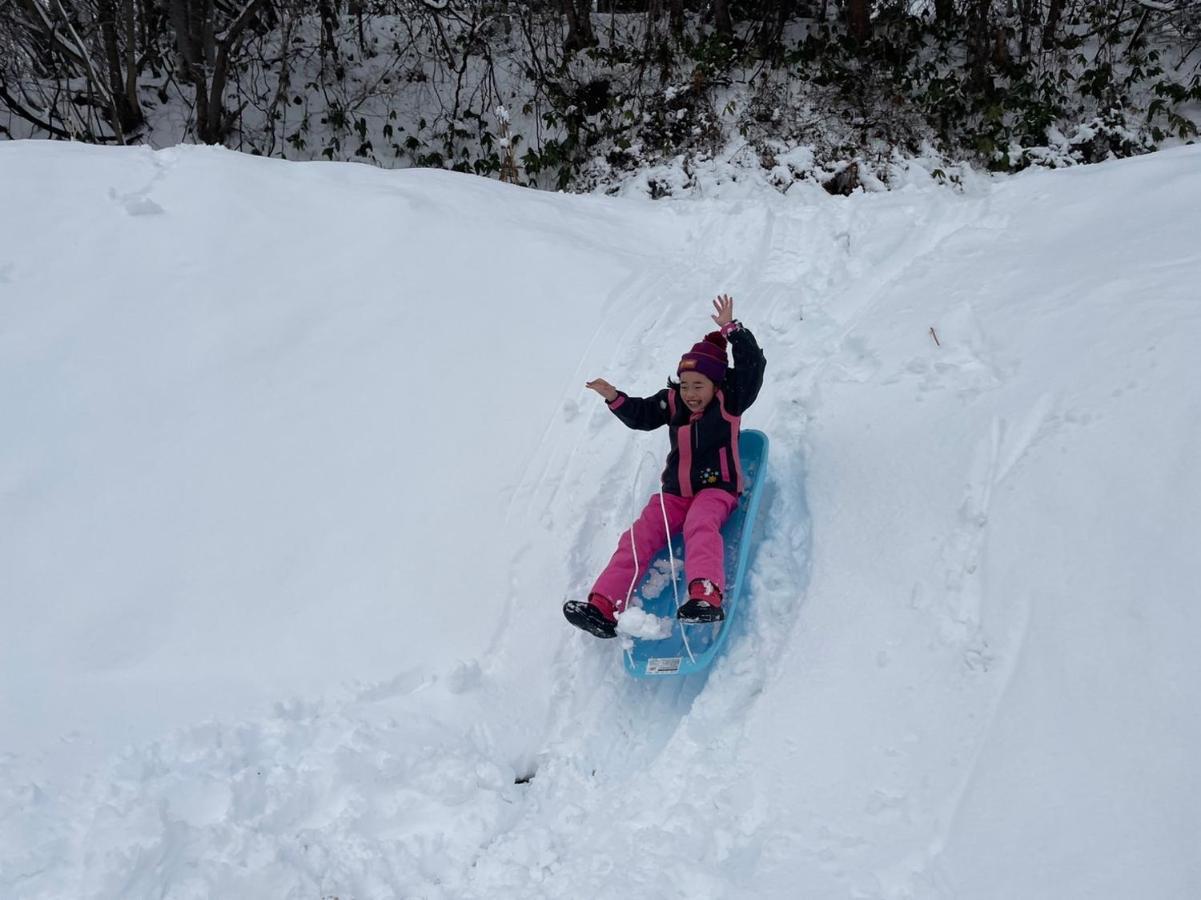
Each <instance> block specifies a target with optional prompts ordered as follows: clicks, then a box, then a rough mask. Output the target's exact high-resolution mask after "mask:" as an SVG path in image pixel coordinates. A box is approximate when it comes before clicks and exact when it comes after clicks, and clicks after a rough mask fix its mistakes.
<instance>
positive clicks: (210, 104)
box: [170, 0, 265, 144]
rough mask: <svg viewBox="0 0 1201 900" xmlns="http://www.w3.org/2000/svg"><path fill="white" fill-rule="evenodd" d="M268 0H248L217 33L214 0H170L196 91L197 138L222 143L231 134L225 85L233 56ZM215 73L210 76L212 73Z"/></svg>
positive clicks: (178, 43)
mask: <svg viewBox="0 0 1201 900" xmlns="http://www.w3.org/2000/svg"><path fill="white" fill-rule="evenodd" d="M263 2H265V0H247V2H246V4H245V5H244V6H243V7H242V9H241V11H240V12H239V13H238V15H237V17H236V18H235V19H234V20H233V21H232V22H230V23H229V24H228V26H226V27H225V28H224V29H222V33H221V39H220V40H217V38H216V36H215V35H214V33H213V27H214V21H213V20H214V19H215V12H216V10H215V8H214V6H213V0H170V4H171V5H170V16H171V24H172V27H174V29H175V42H176V46H177V47H178V48H179V52H180V55H181V56H182V57H183V61H184V71H185V72H186V73H187V78H188V81H189V83H191V85H192V87H193V88H194V90H195V93H196V137H197V138H198V139H199V140H200V141H201V142H202V143H205V144H220V143H222V142H223V141H224V140H225V138H226V137H227V136H228V134H229V128H230V124H231V123H230V117H229V113H228V112H227V111H226V109H225V84H226V80H227V79H228V78H229V68H230V65H231V60H232V58H233V56H234V55H235V54H236V53H237V51H238V49H239V48H240V47H241V45H242V34H243V33H244V32H245V30H246V26H247V25H248V24H249V23H250V21H251V19H253V18H254V15H255V13H256V12H257V10H258V8H259V6H260V5H262V3H263ZM209 72H212V78H211V79H210V78H209V76H208V73H209Z"/></svg>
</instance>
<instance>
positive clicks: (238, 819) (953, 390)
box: [0, 142, 1201, 900]
mask: <svg viewBox="0 0 1201 900" xmlns="http://www.w3.org/2000/svg"><path fill="white" fill-rule="evenodd" d="M0 203H2V205H3V210H4V214H3V216H0V423H2V428H0V636H2V639H3V652H2V653H0V679H2V683H3V685H4V690H3V692H2V693H0V896H3V897H5V898H9V897H12V898H64V897H72V898H143V897H146V898H149V897H155V898H171V900H181V898H201V897H205V898H208V897H222V898H229V897H237V898H265V897H272V898H319V897H321V898H324V897H335V896H336V897H339V898H341V900H347V898H387V897H404V898H431V900H435V898H437V900H441V898H496V897H515V898H517V897H520V898H563V897H577V896H585V897H595V898H618V897H621V898H630V897H656V898H671V897H690V898H709V897H713V898H716V897H731V898H742V897H746V898H750V897H769V898H797V897H800V898H855V900H866V898H888V900H901V898H972V900H975V898H981V900H983V898H996V900H1012V898H1024V900H1030V898H1056V900H1063V898H1085V897H1087V898H1114V900H1118V898H1131V897H1153V898H1159V900H1185V898H1195V897H1197V896H1201V852H1199V848H1201V776H1198V774H1197V767H1196V760H1197V759H1198V758H1201V717H1199V716H1198V715H1197V710H1198V709H1201V663H1199V662H1198V654H1197V646H1198V643H1199V639H1201V603H1199V600H1201V589H1199V587H1198V585H1201V562H1199V561H1198V553H1197V546H1198V542H1199V538H1201V467H1199V465H1198V459H1201V388H1199V387H1198V385H1199V384H1201V379H1198V365H1197V350H1196V348H1197V346H1199V344H1201V301H1199V300H1198V294H1197V290H1198V285H1201V243H1199V242H1198V238H1197V235H1198V234H1199V233H1201V148H1196V147H1190V148H1181V149H1178V150H1172V151H1167V152H1163V153H1159V154H1154V155H1151V156H1146V157H1141V158H1137V159H1131V160H1126V161H1122V162H1117V163H1111V164H1105V165H1102V166H1096V167H1090V168H1081V169H1072V170H1065V171H1061V172H1050V173H1046V172H1040V173H1028V174H1025V175H1023V176H1019V177H1016V178H1012V179H1007V180H1001V179H998V180H979V179H971V178H969V179H968V180H967V182H966V184H965V188H964V190H963V191H962V192H959V193H956V192H952V191H951V190H949V189H947V188H940V187H937V186H935V185H934V184H933V182H931V181H928V180H927V181H923V180H922V179H921V178H920V177H918V176H917V175H915V177H914V178H913V180H912V182H911V183H910V184H909V185H908V186H907V187H905V188H904V189H902V190H897V191H893V192H890V193H882V194H857V195H855V196H852V197H849V198H833V197H829V196H827V195H826V194H824V192H822V191H820V190H819V189H816V188H811V187H810V186H808V185H805V184H797V185H796V186H794V188H793V189H792V190H790V191H789V192H788V193H787V194H785V195H780V194H778V193H776V192H773V191H769V190H762V189H754V188H752V187H749V186H746V185H739V184H726V185H723V186H722V188H721V189H720V190H714V191H712V192H711V193H710V195H709V196H707V197H705V198H700V199H695V198H694V199H691V200H688V201H680V202H676V201H671V202H662V203H659V204H652V203H649V202H646V201H639V200H633V199H605V198H598V197H579V196H563V195H553V194H545V193H536V192H532V191H527V190H521V189H517V188H511V187H507V186H504V185H500V184H497V183H493V182H489V181H485V180H482V179H477V178H473V177H469V176H461V175H454V174H449V173H444V172H437V171H428V170H410V171H402V172H383V171H378V170H375V169H370V168H367V167H363V166H354V165H342V164H320V163H312V164H296V163H284V162H279V161H268V160H263V159H256V158H251V157H246V156H240V155H237V154H234V153H230V152H226V151H222V150H217V149H212V148H197V147H179V148H176V149H172V150H166V151H161V152H152V151H149V150H144V149H124V150H114V149H99V148H94V147H84V146H74V145H66V144H47V143H32V142H16V143H4V144H0ZM723 291H728V292H730V293H732V294H733V295H734V296H735V298H736V303H737V306H736V313H737V315H738V316H739V317H740V318H741V319H743V320H744V321H745V322H746V323H747V324H748V325H749V326H750V327H752V328H753V329H754V330H755V333H756V335H757V336H758V337H759V339H760V341H761V343H762V345H763V347H764V350H765V353H766V355H767V358H768V379H767V383H766V385H765V387H764V390H763V392H762V395H761V397H760V399H759V401H758V403H757V404H756V406H755V407H754V408H753V409H752V410H751V412H750V413H749V414H748V415H747V417H746V423H747V425H748V426H749V427H756V428H760V429H762V430H764V431H766V432H767V433H768V434H769V435H770V436H771V439H772V462H771V470H770V472H769V482H768V485H767V490H768V493H767V496H766V497H765V507H764V512H763V518H764V520H765V526H766V528H765V532H764V536H763V539H762V541H761V544H760V546H759V549H758V554H757V558H756V560H755V568H754V572H753V575H752V577H751V581H750V586H751V593H750V594H749V596H748V602H747V603H746V605H745V606H744V607H743V611H744V613H745V615H740V617H739V621H738V622H736V623H735V626H734V627H736V628H737V631H736V633H735V634H734V636H733V638H732V640H731V641H730V643H729V644H728V648H727V651H726V653H725V655H724V656H723V657H722V658H721V659H720V660H719V661H718V662H717V664H716V665H715V666H714V668H713V669H712V670H711V672H710V673H709V674H708V676H707V677H696V678H692V679H666V680H661V681H650V682H642V681H632V680H630V679H628V678H627V676H626V675H625V673H624V671H623V669H622V666H621V661H620V658H619V656H618V651H617V649H616V648H615V647H614V644H616V643H617V642H609V643H602V642H598V641H596V640H594V639H592V638H591V637H589V636H587V635H584V634H581V633H577V632H574V631H573V630H571V629H570V628H569V626H567V625H566V624H565V622H564V621H563V619H562V617H561V614H560V611H559V605H560V603H561V602H562V600H563V599H565V598H568V597H578V596H582V594H583V592H584V591H586V590H587V588H588V586H589V585H590V583H591V580H592V578H593V577H594V576H595V574H596V572H597V571H598V569H599V567H600V566H601V565H603V563H604V561H605V560H606V559H607V558H608V556H609V554H610V553H611V552H612V549H613V544H614V542H615V540H616V537H617V534H618V533H619V531H620V530H621V528H622V527H624V525H625V524H626V521H627V520H628V519H629V518H630V516H631V515H632V513H633V511H634V503H635V498H638V497H639V496H640V495H645V493H646V492H647V491H649V489H650V485H651V483H653V479H654V471H655V466H654V465H652V464H650V463H648V464H647V465H645V466H641V469H640V463H641V460H642V458H643V457H644V456H645V455H646V454H647V453H650V454H651V455H652V458H657V457H659V456H660V455H661V454H662V453H663V452H664V445H665V437H664V436H663V435H662V434H638V433H634V432H629V431H626V430H625V429H623V428H622V427H621V426H620V424H619V423H618V422H617V421H616V420H615V419H613V417H612V416H611V415H610V414H609V413H608V412H607V411H606V410H605V408H604V406H603V404H602V403H601V402H600V401H599V399H597V398H596V397H595V396H594V395H592V394H590V393H588V392H586V391H585V390H584V389H583V386H582V385H583V382H584V381H585V380H586V379H587V378H590V377H595V376H604V377H607V378H609V379H610V380H611V381H613V382H614V383H616V384H618V385H619V386H620V387H623V388H625V389H627V390H629V391H631V392H634V393H650V392H651V391H653V390H655V389H657V388H658V387H659V386H661V384H662V383H663V379H664V378H665V377H666V376H667V375H668V374H670V373H671V372H672V371H673V368H674V362H675V360H676V359H677V358H678V354H679V353H680V352H681V350H682V349H684V348H686V347H687V346H689V345H690V344H691V343H692V342H693V341H694V340H696V338H697V336H698V335H699V334H700V333H701V332H703V331H704V330H705V329H706V326H707V325H708V324H709V321H708V319H707V312H708V301H709V298H710V297H712V296H713V295H715V294H716V293H718V292H723ZM636 471H640V475H639V476H638V482H639V483H636V484H634V485H631V484H630V482H631V478H632V476H633V474H634V473H635V472H636Z"/></svg>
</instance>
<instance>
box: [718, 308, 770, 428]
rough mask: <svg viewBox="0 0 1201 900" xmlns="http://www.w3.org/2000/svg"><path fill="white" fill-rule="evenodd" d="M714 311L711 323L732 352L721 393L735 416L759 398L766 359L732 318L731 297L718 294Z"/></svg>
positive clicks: (755, 343)
mask: <svg viewBox="0 0 1201 900" xmlns="http://www.w3.org/2000/svg"><path fill="white" fill-rule="evenodd" d="M713 308H714V309H715V310H717V312H716V313H715V314H714V315H713V317H712V318H713V321H714V322H716V323H717V326H718V327H719V328H720V329H721V333H722V335H724V336H725V339H726V340H727V341H729V342H730V347H731V348H732V350H733V352H734V367H733V368H732V369H731V370H730V373H729V374H728V375H727V376H726V383H725V386H724V393H725V396H726V406H727V408H728V409H729V410H730V412H731V413H733V414H734V415H736V416H740V415H742V414H743V413H744V412H746V410H747V409H748V408H749V407H750V405H751V404H752V403H754V402H755V398H756V397H758V396H759V389H760V388H761V387H763V371H764V369H766V368H767V358H766V357H764V355H763V351H762V350H761V349H760V348H759V342H758V341H756V340H755V336H754V335H753V334H751V331H750V329H749V328H747V327H746V326H745V325H743V324H742V323H741V322H739V321H738V320H737V319H735V318H734V298H733V297H731V296H729V295H728V294H721V295H719V296H718V298H717V299H716V300H714V301H713Z"/></svg>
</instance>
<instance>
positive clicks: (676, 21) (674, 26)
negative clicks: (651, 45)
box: [667, 0, 684, 37]
mask: <svg viewBox="0 0 1201 900" xmlns="http://www.w3.org/2000/svg"><path fill="white" fill-rule="evenodd" d="M667 10H668V15H669V16H670V19H671V33H672V34H674V35H675V36H676V37H679V36H680V35H682V34H683V33H684V0H668V3H667Z"/></svg>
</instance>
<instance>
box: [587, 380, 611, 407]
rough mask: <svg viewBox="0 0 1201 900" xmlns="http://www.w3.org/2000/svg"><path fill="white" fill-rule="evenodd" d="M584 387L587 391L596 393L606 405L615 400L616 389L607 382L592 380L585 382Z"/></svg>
mask: <svg viewBox="0 0 1201 900" xmlns="http://www.w3.org/2000/svg"><path fill="white" fill-rule="evenodd" d="M584 387H586V388H588V389H589V390H593V391H596V392H597V393H598V394H600V395H601V396H602V397H604V398H605V401H606V402H608V403H612V402H613V401H614V400H616V399H617V388H615V387H613V385H611V384H609V382H607V381H605V379H603V378H594V379H592V380H591V381H589V382H587V383H586V384H585V385H584Z"/></svg>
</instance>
